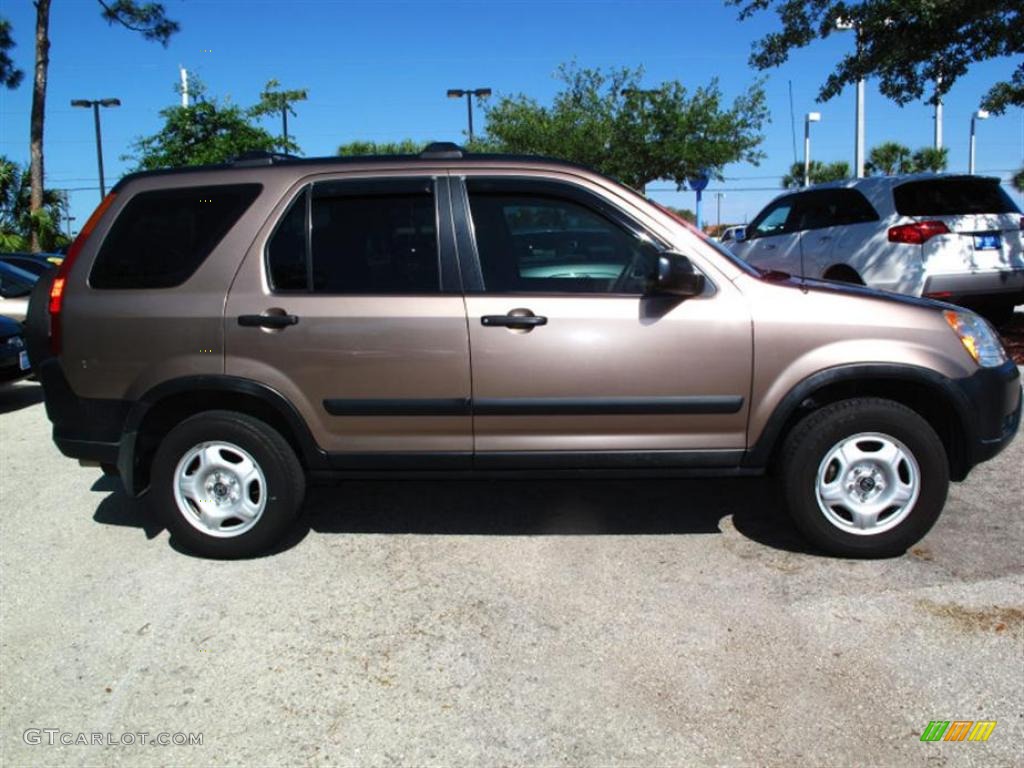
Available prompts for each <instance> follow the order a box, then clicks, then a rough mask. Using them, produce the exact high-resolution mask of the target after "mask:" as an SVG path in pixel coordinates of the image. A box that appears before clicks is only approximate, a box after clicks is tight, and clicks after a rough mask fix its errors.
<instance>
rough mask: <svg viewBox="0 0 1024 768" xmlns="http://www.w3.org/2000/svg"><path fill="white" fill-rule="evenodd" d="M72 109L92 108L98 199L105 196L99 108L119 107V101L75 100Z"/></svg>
mask: <svg viewBox="0 0 1024 768" xmlns="http://www.w3.org/2000/svg"><path fill="white" fill-rule="evenodd" d="M71 106H72V107H92V117H93V121H94V122H95V123H96V162H97V164H98V165H99V168H100V199H101V200H102V199H103V198H104V197H106V196H107V187H106V185H105V184H104V183H103V139H102V137H101V135H100V107H120V106H121V100H120V99H97V100H95V101H90V100H88V99H75V100H74V101H72V102H71Z"/></svg>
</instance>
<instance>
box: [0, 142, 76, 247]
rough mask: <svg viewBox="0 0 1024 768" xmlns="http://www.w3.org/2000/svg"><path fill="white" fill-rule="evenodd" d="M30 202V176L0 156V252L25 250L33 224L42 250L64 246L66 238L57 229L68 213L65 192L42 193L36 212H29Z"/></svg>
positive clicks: (47, 191) (48, 190) (29, 240)
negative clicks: (41, 202)
mask: <svg viewBox="0 0 1024 768" xmlns="http://www.w3.org/2000/svg"><path fill="white" fill-rule="evenodd" d="M30 199H31V190H30V182H29V174H28V173H27V172H25V170H23V169H21V168H19V167H18V165H17V164H16V163H13V162H11V161H10V160H8V159H7V158H6V157H0V250H2V251H24V250H26V249H27V248H28V247H29V244H30V242H31V238H32V231H33V225H34V228H35V230H36V231H37V232H38V236H39V241H40V246H41V248H42V249H43V250H45V251H55V250H57V249H58V248H60V247H61V246H63V245H66V244H67V242H68V238H67V237H66V236H65V235H64V234H63V233H62V232H61V230H60V227H61V222H62V220H63V219H64V216H65V212H66V211H67V195H66V193H65V192H63V191H58V190H52V189H47V190H45V191H44V192H43V207H42V208H41V209H40V210H39V211H38V212H36V213H33V212H32V211H31V210H30V205H29V202H30Z"/></svg>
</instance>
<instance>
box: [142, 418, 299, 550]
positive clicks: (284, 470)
mask: <svg viewBox="0 0 1024 768" xmlns="http://www.w3.org/2000/svg"><path fill="white" fill-rule="evenodd" d="M305 487H306V483H305V476H304V475H303V472H302V467H301V466H300V464H299V461H298V459H297V458H296V456H295V452H294V451H293V450H292V448H291V446H290V445H288V442H287V441H286V440H285V439H284V438H283V437H282V436H281V435H280V434H279V433H278V432H276V431H275V430H273V429H271V428H270V427H269V426H267V425H266V424H264V423H263V422H262V421H259V420H258V419H254V418H252V417H251V416H247V415H245V414H241V413H234V412H232V411H206V412H204V413H199V414H197V415H195V416H192V417H191V418H189V419H186V420H185V421H183V422H182V423H181V424H179V425H178V426H177V427H175V428H174V429H172V430H171V431H170V432H169V433H168V434H167V436H166V437H165V438H164V439H163V441H162V442H161V443H160V447H159V448H158V449H157V452H156V456H155V457H154V459H153V469H152V483H151V487H150V491H149V494H148V497H149V499H150V503H151V504H152V505H154V507H155V511H156V512H157V513H158V514H159V515H160V517H161V519H162V520H163V523H164V524H165V525H166V526H167V529H168V530H169V531H170V533H171V535H172V536H173V537H174V538H175V539H176V540H177V541H179V542H181V543H182V544H183V545H184V546H185V547H186V548H187V549H189V550H191V551H193V552H195V553H197V554H200V555H204V556H207V557H218V558H235V557H247V556H250V555H255V554H258V553H260V552H262V551H264V550H266V549H268V548H269V547H271V546H272V545H273V544H275V543H276V542H277V541H278V540H280V538H281V537H282V536H283V535H284V533H285V531H286V530H287V529H288V527H289V526H290V525H291V523H292V522H293V521H294V520H295V518H296V516H297V513H298V511H299V508H300V507H301V505H302V499H303V495H304V494H305Z"/></svg>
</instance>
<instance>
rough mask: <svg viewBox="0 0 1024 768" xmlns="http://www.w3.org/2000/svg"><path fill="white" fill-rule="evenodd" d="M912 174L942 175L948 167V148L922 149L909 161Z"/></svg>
mask: <svg viewBox="0 0 1024 768" xmlns="http://www.w3.org/2000/svg"><path fill="white" fill-rule="evenodd" d="M911 165H912V167H913V171H914V173H924V172H925V171H931V172H932V173H942V172H943V171H944V170H946V166H947V165H949V147H942V148H941V149H940V148H939V147H922V148H921V149H919V150H917V152H915V153H914V157H913V158H912V159H911Z"/></svg>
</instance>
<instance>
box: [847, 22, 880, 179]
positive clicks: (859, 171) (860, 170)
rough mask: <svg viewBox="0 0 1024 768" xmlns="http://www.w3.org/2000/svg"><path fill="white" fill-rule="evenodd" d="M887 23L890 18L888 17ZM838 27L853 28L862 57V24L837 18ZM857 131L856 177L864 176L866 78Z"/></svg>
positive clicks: (859, 101) (859, 89) (859, 100)
mask: <svg viewBox="0 0 1024 768" xmlns="http://www.w3.org/2000/svg"><path fill="white" fill-rule="evenodd" d="M886 23H887V24H888V23H889V20H888V19H886ZM836 29H842V30H853V34H854V37H855V39H856V43H855V44H856V46H857V58H858V59H859V58H860V52H861V40H860V25H859V24H858V23H857V22H855V21H852V20H850V19H837V20H836ZM854 124H855V132H854V137H853V171H854V176H855V178H858V179H863V178H864V78H860V79H858V80H857V115H856V118H855V120H854Z"/></svg>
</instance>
